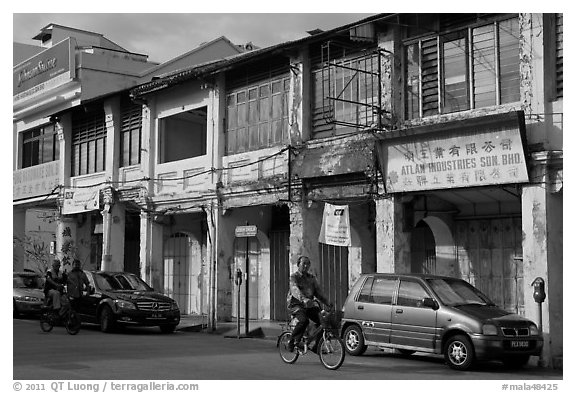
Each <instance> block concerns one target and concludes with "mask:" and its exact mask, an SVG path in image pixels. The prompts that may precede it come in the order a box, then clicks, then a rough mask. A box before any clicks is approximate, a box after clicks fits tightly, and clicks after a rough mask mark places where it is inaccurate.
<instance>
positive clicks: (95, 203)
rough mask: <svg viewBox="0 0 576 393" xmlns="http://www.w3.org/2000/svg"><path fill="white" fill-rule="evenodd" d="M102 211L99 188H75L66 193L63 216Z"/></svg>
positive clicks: (67, 190)
mask: <svg viewBox="0 0 576 393" xmlns="http://www.w3.org/2000/svg"><path fill="white" fill-rule="evenodd" d="M99 209H100V189H99V188H98V187H90V188H74V189H66V190H65V191H64V203H63V205H62V214H76V213H83V212H87V211H91V210H99Z"/></svg>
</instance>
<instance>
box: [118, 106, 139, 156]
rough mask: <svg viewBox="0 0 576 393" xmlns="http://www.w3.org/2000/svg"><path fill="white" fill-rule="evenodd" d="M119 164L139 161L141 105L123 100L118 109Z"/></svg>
mask: <svg viewBox="0 0 576 393" xmlns="http://www.w3.org/2000/svg"><path fill="white" fill-rule="evenodd" d="M120 127H121V131H120V133H121V137H120V152H121V153H120V166H121V167H123V166H129V165H137V164H139V163H140V145H141V139H142V107H141V106H140V105H136V104H131V103H129V102H125V103H123V104H122V107H121V109H120Z"/></svg>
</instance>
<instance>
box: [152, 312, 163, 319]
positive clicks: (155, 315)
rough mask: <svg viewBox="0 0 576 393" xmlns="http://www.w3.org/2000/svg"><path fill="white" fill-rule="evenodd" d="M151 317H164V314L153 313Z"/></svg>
mask: <svg viewBox="0 0 576 393" xmlns="http://www.w3.org/2000/svg"><path fill="white" fill-rule="evenodd" d="M150 318H162V314H161V313H157V312H155V313H152V316H151V317H150Z"/></svg>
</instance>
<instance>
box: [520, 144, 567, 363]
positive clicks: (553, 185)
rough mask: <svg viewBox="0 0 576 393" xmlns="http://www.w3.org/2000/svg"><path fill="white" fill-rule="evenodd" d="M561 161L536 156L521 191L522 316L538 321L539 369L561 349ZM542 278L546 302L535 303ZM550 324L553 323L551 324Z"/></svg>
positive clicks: (558, 353)
mask: <svg viewBox="0 0 576 393" xmlns="http://www.w3.org/2000/svg"><path fill="white" fill-rule="evenodd" d="M559 162H560V165H561V157H560V158H559V161H558V158H557V157H552V154H549V153H548V152H541V153H535V154H534V156H533V164H536V165H534V167H533V169H534V171H533V173H532V176H531V177H532V184H530V185H527V186H525V187H523V189H522V233H523V240H522V254H523V255H522V257H523V269H524V309H525V316H526V317H527V318H529V319H531V320H533V321H535V322H539V321H540V319H541V326H540V328H541V330H542V334H543V335H544V348H543V350H542V355H541V357H540V359H539V360H540V361H539V365H541V366H544V367H552V366H554V363H555V361H557V360H558V359H559V358H561V356H562V347H563V310H562V307H563V306H562V304H563V285H562V279H563V250H562V245H563V241H562V233H563V218H562V214H563V195H562V186H561V184H562V181H561V178H562V169H561V167H560V168H558V167H557V166H556V165H557V164H558V163H559ZM538 277H541V278H542V279H543V280H544V283H545V291H546V299H545V300H544V302H543V303H542V307H541V310H540V307H539V304H538V303H537V302H536V301H535V299H534V297H533V294H534V287H533V285H532V284H533V282H534V280H535V279H536V278H538ZM540 311H541V316H540ZM551 321H554V322H553V323H551Z"/></svg>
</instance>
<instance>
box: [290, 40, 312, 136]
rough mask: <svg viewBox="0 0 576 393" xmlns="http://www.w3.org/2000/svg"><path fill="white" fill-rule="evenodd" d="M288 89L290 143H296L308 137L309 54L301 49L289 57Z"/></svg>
mask: <svg viewBox="0 0 576 393" xmlns="http://www.w3.org/2000/svg"><path fill="white" fill-rule="evenodd" d="M290 69H291V73H290V91H289V93H288V111H289V115H288V116H289V118H290V144H291V145H298V144H301V143H302V141H305V140H308V139H310V135H309V132H310V130H309V129H310V127H305V126H304V125H305V124H309V121H310V111H309V110H304V108H309V107H310V97H311V94H310V85H311V83H310V79H311V78H310V75H311V72H310V56H309V54H308V51H307V50H304V49H303V50H302V51H301V52H300V53H299V54H298V56H296V57H294V58H291V59H290Z"/></svg>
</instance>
